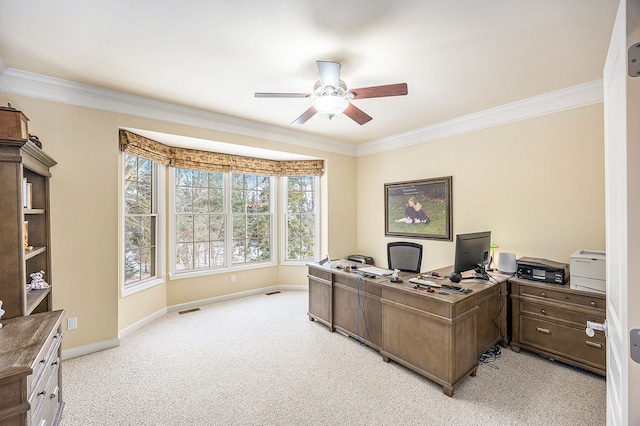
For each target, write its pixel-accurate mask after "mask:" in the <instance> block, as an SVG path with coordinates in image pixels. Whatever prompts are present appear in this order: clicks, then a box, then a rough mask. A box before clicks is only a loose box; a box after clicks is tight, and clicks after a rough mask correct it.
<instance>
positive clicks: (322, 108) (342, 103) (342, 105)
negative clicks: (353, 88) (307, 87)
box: [311, 95, 349, 119]
mask: <svg viewBox="0 0 640 426" xmlns="http://www.w3.org/2000/svg"><path fill="white" fill-rule="evenodd" d="M311 105H313V106H314V108H315V109H316V110H318V112H319V113H320V114H324V115H326V116H327V117H329V119H331V118H333V117H334V116H336V115H338V114H342V112H343V111H344V110H345V109H347V107H348V106H349V101H348V100H347V99H345V98H343V97H340V96H337V95H324V96H321V97H319V98H315V99H314V100H313V102H311Z"/></svg>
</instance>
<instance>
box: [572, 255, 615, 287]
mask: <svg viewBox="0 0 640 426" xmlns="http://www.w3.org/2000/svg"><path fill="white" fill-rule="evenodd" d="M605 256H606V255H605V252H604V251H597V250H578V251H576V252H575V253H573V254H572V255H571V261H570V271H571V280H570V283H571V285H570V287H571V288H572V289H574V290H583V291H592V292H594V293H600V294H605V291H606V288H607V285H606V282H607V267H606V257H605Z"/></svg>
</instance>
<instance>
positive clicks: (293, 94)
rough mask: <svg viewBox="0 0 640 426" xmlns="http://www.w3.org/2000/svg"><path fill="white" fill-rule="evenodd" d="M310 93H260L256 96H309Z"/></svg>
mask: <svg viewBox="0 0 640 426" xmlns="http://www.w3.org/2000/svg"><path fill="white" fill-rule="evenodd" d="M309 96H311V95H310V94H309V93H258V92H256V98H308V97H309Z"/></svg>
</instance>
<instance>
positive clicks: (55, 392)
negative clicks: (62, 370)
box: [49, 386, 60, 399]
mask: <svg viewBox="0 0 640 426" xmlns="http://www.w3.org/2000/svg"><path fill="white" fill-rule="evenodd" d="M59 390H60V388H59V387H58V386H56V387H55V388H53V391H52V392H51V395H49V398H51V399H53V398H56V397H57V396H58V391H59Z"/></svg>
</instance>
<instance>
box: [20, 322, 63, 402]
mask: <svg viewBox="0 0 640 426" xmlns="http://www.w3.org/2000/svg"><path fill="white" fill-rule="evenodd" d="M61 344H62V333H60V332H59V330H58V329H56V330H53V333H52V334H51V336H49V338H48V339H47V342H46V343H45V345H44V346H43V347H42V350H41V351H40V352H39V354H38V357H37V358H36V360H35V363H34V364H33V366H32V367H31V368H32V369H33V373H32V374H31V375H30V376H29V377H28V378H27V384H28V385H27V388H28V389H29V398H31V397H33V393H34V392H35V390H36V388H37V387H38V386H39V384H40V382H41V381H42V380H43V377H44V375H45V374H46V372H47V369H48V367H49V366H50V365H51V364H52V363H53V360H54V359H56V358H57V357H58V350H59V349H60V345H61Z"/></svg>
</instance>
